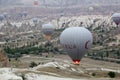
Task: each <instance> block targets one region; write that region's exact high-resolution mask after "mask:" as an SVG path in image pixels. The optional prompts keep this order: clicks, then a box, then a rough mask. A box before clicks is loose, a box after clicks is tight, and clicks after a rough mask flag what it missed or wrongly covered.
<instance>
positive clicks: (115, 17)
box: [112, 13, 120, 25]
mask: <svg viewBox="0 0 120 80" xmlns="http://www.w3.org/2000/svg"><path fill="white" fill-rule="evenodd" d="M112 20H113V21H114V22H115V24H116V25H119V24H120V13H114V14H113V15H112Z"/></svg>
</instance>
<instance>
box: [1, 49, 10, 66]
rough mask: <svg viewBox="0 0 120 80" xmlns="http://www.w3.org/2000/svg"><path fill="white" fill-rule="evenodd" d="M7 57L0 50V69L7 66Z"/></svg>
mask: <svg viewBox="0 0 120 80" xmlns="http://www.w3.org/2000/svg"><path fill="white" fill-rule="evenodd" d="M8 62H9V60H8V56H7V54H6V53H5V51H4V50H3V49H0V67H6V66H7V65H8Z"/></svg>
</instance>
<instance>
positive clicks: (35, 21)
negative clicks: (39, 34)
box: [33, 17, 39, 25]
mask: <svg viewBox="0 0 120 80" xmlns="http://www.w3.org/2000/svg"><path fill="white" fill-rule="evenodd" d="M38 22H39V19H38V18H36V17H35V18H33V23H34V24H35V25H36V24H38Z"/></svg>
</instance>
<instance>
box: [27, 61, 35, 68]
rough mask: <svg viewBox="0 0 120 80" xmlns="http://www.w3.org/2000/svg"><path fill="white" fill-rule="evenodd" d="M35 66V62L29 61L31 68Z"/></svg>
mask: <svg viewBox="0 0 120 80" xmlns="http://www.w3.org/2000/svg"><path fill="white" fill-rule="evenodd" d="M35 66H37V64H36V63H35V62H31V63H30V66H29V67H31V68H33V67H35Z"/></svg>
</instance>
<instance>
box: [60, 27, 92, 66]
mask: <svg viewBox="0 0 120 80" xmlns="http://www.w3.org/2000/svg"><path fill="white" fill-rule="evenodd" d="M92 42H93V37H92V34H91V32H90V31H89V30H87V29H86V28H84V27H70V28H67V29H65V30H64V31H63V32H62V33H61V35H60V43H61V45H62V46H63V48H64V50H65V51H66V52H68V55H69V56H70V57H71V59H72V60H73V61H74V63H75V64H79V63H80V60H81V59H82V57H83V56H84V54H85V52H86V51H87V50H88V49H89V48H90V47H91V45H92Z"/></svg>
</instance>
